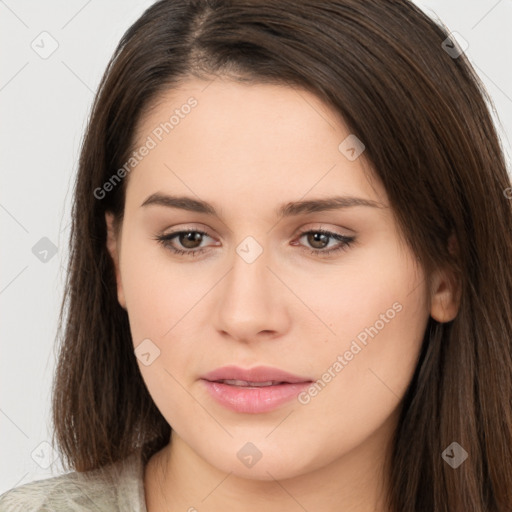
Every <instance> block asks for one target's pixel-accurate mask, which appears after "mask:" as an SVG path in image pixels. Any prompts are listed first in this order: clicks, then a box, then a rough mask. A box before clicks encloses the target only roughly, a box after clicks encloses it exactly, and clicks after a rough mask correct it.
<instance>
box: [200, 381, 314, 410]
mask: <svg viewBox="0 0 512 512" xmlns="http://www.w3.org/2000/svg"><path fill="white" fill-rule="evenodd" d="M203 382H204V383H205V385H206V389H207V390H208V392H209V393H210V395H211V396H212V397H213V398H214V399H215V400H217V402H219V403H220V404H222V405H224V406H225V407H227V408H228V409H231V410H233V411H236V412H246V413H252V414H255V413H260V412H267V411H271V410H273V409H276V408H277V407H279V406H280V405H282V404H284V403H286V402H289V401H290V400H293V399H294V398H295V397H296V396H297V395H298V394H299V393H300V392H301V391H303V390H305V389H306V388H307V387H309V386H310V385H311V382H297V383H295V384H277V385H275V386H264V387H263V386H262V387H258V388H256V387H254V388H250V387H240V386H231V385H229V384H223V383H221V382H211V381H208V380H204V379H203Z"/></svg>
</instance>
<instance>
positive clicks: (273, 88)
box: [127, 78, 386, 206]
mask: <svg viewBox="0 0 512 512" xmlns="http://www.w3.org/2000/svg"><path fill="white" fill-rule="evenodd" d="M353 137H354V136H353V135H352V134H351V133H350V131H349V130H348V129H347V127H346V126H345V124H344V122H343V119H342V118H341V116H340V115H339V114H338V113H337V112H335V111H334V110H333V109H331V108H330V107H329V106H327V105H326V104H325V103H323V102H322V101H321V100H320V99H319V98H318V97H316V96H315V95H314V94H312V93H310V92H308V91H305V90H303V89H298V88H295V87H288V86H284V85H270V84H247V83H238V82H234V81H230V80H227V79H220V78H216V79H215V80H213V81H210V82H207V81H202V80H190V81H187V82H184V83H182V84H181V85H180V86H179V87H178V88H174V89H169V90H167V91H166V92H165V93H164V94H162V95H160V97H159V98H158V99H157V100H156V101H155V102H153V104H152V105H151V106H150V108H148V109H147V110H146V111H145V112H144V114H143V115H142V116H141V118H140V120H139V123H138V126H137V130H136V137H135V144H134V146H133V147H134V150H135V151H138V150H139V149H142V148H143V147H144V146H147V147H149V148H150V149H149V150H146V151H144V153H145V156H143V157H142V158H140V160H139V161H138V162H137V163H136V165H135V166H134V167H133V168H132V171H131V172H130V175H129V186H128V192H127V200H128V195H130V196H132V197H133V196H136V197H137V199H140V198H142V196H144V197H146V196H147V195H148V194H151V193H154V192H157V191H167V192H170V191H172V192H173V193H176V192H177V191H179V192H180V193H187V194H188V195H190V193H193V194H196V195H198V196H201V197H202V198H204V199H207V197H205V196H211V195H215V196H216V197H217V198H218V200H219V201H221V202H226V201H229V200H231V202H233V200H234V198H237V199H238V200H240V201H243V200H245V201H247V204H253V205H254V206H256V205H255V204H254V200H255V199H258V200H259V201H265V202H267V201H270V200H272V198H276V200H277V198H278V199H279V203H282V202H283V198H284V199H290V200H297V199H298V198H302V197H304V196H305V195H307V194H309V195H312V196H315V197H320V196H322V195H332V193H333V191H334V192H336V193H339V194H347V195H356V194H357V195H359V196H360V195H365V196H366V197H368V198H372V199H375V200H378V201H380V202H382V203H386V194H385V191H384V189H383V188H382V186H381V185H380V183H379V181H378V180H377V179H376V177H375V175H374V173H373V171H372V170H371V168H370V166H369V165H368V164H367V162H366V160H365V159H364V152H363V153H362V155H361V156H360V157H359V158H356V159H355V160H354V159H349V158H347V152H346V149H347V144H348V146H350V145H351V143H352V140H353V139H352V138H353ZM347 141H348V142H347ZM356 144H357V143H356ZM352 145H353V144H352ZM357 149H358V148H357V147H356V150H357ZM349 155H350V154H349ZM352 155H353V152H352ZM284 196H286V197H284Z"/></svg>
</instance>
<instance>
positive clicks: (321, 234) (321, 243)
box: [293, 229, 355, 256]
mask: <svg viewBox="0 0 512 512" xmlns="http://www.w3.org/2000/svg"><path fill="white" fill-rule="evenodd" d="M302 237H306V240H307V243H308V244H310V245H311V246H312V247H313V249H312V250H311V251H310V253H311V254H313V255H319V256H326V255H331V254H334V253H337V252H338V251H344V250H347V249H348V248H349V247H350V246H351V245H352V243H354V242H355V237H354V236H345V235H340V234H339V233H333V232H331V231H326V230H324V229H311V230H309V231H303V232H302V233H301V234H300V236H299V239H300V238H302ZM330 240H337V241H338V244H337V245H335V246H334V247H331V248H330V249H327V250H325V248H326V247H328V246H329V242H330ZM293 245H296V244H293ZM305 249H306V250H307V249H308V248H307V247H306V248H305Z"/></svg>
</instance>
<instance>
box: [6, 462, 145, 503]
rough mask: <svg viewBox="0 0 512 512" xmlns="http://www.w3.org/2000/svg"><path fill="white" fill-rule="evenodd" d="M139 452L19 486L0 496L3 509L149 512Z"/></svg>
mask: <svg viewBox="0 0 512 512" xmlns="http://www.w3.org/2000/svg"><path fill="white" fill-rule="evenodd" d="M143 469H144V467H143V462H142V459H141V458H140V455H139V454H138V453H135V454H132V455H131V456H130V457H128V458H126V459H124V460H122V461H119V462H117V463H116V464H112V465H109V466H105V467H103V468H100V469H96V470H94V471H86V472H82V473H80V472H72V473H67V474H64V475H59V476H55V477H52V478H46V479H44V480H37V481H35V482H30V483H27V484H24V485H20V486H18V487H15V488H14V489H11V490H9V491H7V492H5V493H4V494H2V495H0V512H50V511H51V512H63V511H66V512H70V511H73V512H82V511H83V512H85V511H89V510H98V511H109V512H111V511H118V510H132V511H134V512H135V511H136V512H146V506H145V499H144V485H143Z"/></svg>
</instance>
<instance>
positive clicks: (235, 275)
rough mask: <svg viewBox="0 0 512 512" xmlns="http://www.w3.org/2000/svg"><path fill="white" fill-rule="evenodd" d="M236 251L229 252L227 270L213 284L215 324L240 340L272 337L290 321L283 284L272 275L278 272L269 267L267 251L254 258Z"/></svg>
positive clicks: (233, 337) (285, 327)
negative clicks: (228, 269)
mask: <svg viewBox="0 0 512 512" xmlns="http://www.w3.org/2000/svg"><path fill="white" fill-rule="evenodd" d="M240 254H243V253H240ZM240 254H238V253H235V254H234V255H233V259H232V267H231V269H230V271H229V272H228V273H227V274H226V275H225V277H224V278H223V280H222V282H221V283H219V286H218V287H216V288H217V290H216V293H217V297H216V298H217V299H218V300H217V301H216V308H215V318H214V323H215V327H216V328H217V330H218V332H220V333H222V334H223V335H224V336H225V337H226V336H229V337H230V338H232V339H235V340H238V341H242V342H251V341H256V340H258V339H269V338H276V337H278V336H280V335H282V334H283V333H284V332H286V330H287V329H288V328H289V324H290V315H289V311H288V308H287V304H288V301H289V299H290V297H288V301H287V299H286V287H285V286H284V285H283V283H282V282H281V281H280V280H279V279H278V278H277V277H276V274H278V273H279V271H277V272H276V269H275V268H270V266H269V264H271V262H270V258H269V257H268V253H267V251H265V250H263V252H262V253H261V254H260V255H259V256H258V257H257V258H256V259H255V260H254V261H251V259H250V258H249V259H247V258H245V257H244V256H240Z"/></svg>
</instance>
